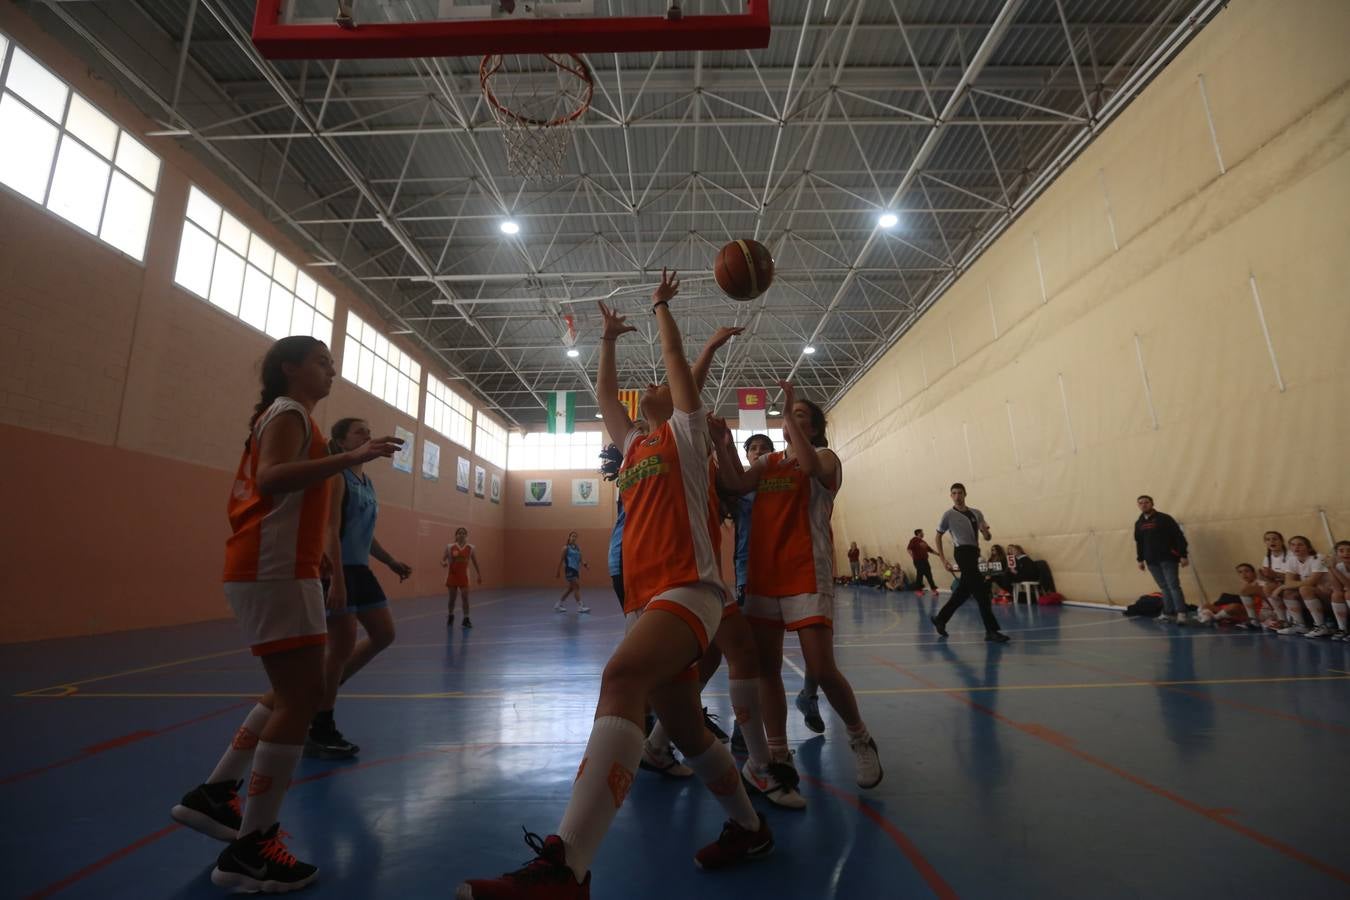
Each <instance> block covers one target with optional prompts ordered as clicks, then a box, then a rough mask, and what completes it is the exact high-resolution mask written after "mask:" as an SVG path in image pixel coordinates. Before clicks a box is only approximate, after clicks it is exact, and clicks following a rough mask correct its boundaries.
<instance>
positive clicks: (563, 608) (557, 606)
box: [553, 603, 567, 612]
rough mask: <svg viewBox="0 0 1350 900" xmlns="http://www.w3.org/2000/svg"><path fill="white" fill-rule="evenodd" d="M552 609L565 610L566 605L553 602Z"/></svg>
mask: <svg viewBox="0 0 1350 900" xmlns="http://www.w3.org/2000/svg"><path fill="white" fill-rule="evenodd" d="M553 611H554V612H567V607H565V606H563V605H562V604H561V603H555V604H553Z"/></svg>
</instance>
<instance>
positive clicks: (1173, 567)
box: [1134, 494, 1190, 625]
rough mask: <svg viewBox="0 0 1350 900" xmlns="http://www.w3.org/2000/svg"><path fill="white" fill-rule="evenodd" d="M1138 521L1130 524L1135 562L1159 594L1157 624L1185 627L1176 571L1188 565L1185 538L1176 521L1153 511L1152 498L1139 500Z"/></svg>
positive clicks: (1179, 583)
mask: <svg viewBox="0 0 1350 900" xmlns="http://www.w3.org/2000/svg"><path fill="white" fill-rule="evenodd" d="M1137 502H1138V503H1139V518H1138V519H1136V520H1135V523H1134V550H1135V558H1136V559H1137V560H1138V561H1139V569H1140V571H1142V570H1144V569H1145V568H1147V569H1148V572H1149V574H1150V575H1152V576H1153V580H1154V581H1155V582H1157V585H1158V590H1160V591H1162V596H1163V611H1162V615H1160V616H1158V621H1159V622H1166V621H1168V620H1171V619H1175V621H1176V623H1177V624H1178V625H1185V624H1186V596H1185V595H1184V594H1183V593H1182V592H1181V578H1180V575H1179V567H1181V566H1188V565H1190V560H1189V559H1187V556H1186V552H1187V551H1186V535H1184V534H1182V532H1181V526H1180V525H1178V524H1177V520H1176V519H1174V518H1172V517H1171V516H1169V515H1168V514H1167V513H1165V512H1158V511H1157V510H1156V509H1154V508H1153V498H1152V497H1150V496H1149V495H1148V494H1141V495H1140V496H1139V500H1138V501H1137Z"/></svg>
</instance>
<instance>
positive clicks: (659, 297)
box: [652, 266, 680, 307]
mask: <svg viewBox="0 0 1350 900" xmlns="http://www.w3.org/2000/svg"><path fill="white" fill-rule="evenodd" d="M679 292H680V277H679V273H678V272H675V271H673V270H672V271H671V272H669V273H667V272H666V269H665V267H664V266H663V267H662V268H661V283H660V284H658V285H657V286H656V290H654V291H652V306H653V307H655V306H656V305H657V304H658V303H669V302H670V301H671V300H673V299H675V295H676V294H678V293H679Z"/></svg>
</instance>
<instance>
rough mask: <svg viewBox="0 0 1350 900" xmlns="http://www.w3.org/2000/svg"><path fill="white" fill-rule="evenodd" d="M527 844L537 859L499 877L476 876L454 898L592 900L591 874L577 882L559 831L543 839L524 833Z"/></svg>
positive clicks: (532, 833) (458, 889)
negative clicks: (568, 865) (557, 833)
mask: <svg viewBox="0 0 1350 900" xmlns="http://www.w3.org/2000/svg"><path fill="white" fill-rule="evenodd" d="M525 843H526V844H529V845H530V849H531V850H533V851H534V852H535V858H534V859H532V860H530V861H529V862H527V863H526V864H525V865H523V866H521V867H520V868H519V869H516V870H515V871H514V872H507V873H506V874H505V875H503V876H502V877H500V878H476V879H472V880H470V881H465V882H463V883H462V884H460V886H459V887H458V888H457V889H456V890H455V900H590V897H591V873H590V872H587V873H586V880H585V881H583V882H581V883H580V884H578V883H577V877H576V875H574V874H572V870H571V869H569V868H568V867H567V850H566V848H565V847H564V846H563V841H562V838H560V837H558V836H557V835H556V834H550V835H549V836H548V837H546V838H544V839H543V840H540V838H539V835H537V834H535V833H534V832H532V831H526V832H525Z"/></svg>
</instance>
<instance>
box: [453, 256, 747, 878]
mask: <svg viewBox="0 0 1350 900" xmlns="http://www.w3.org/2000/svg"><path fill="white" fill-rule="evenodd" d="M679 285H680V283H679V280H678V278H677V277H676V275H675V273H673V272H672V273H670V274H667V273H666V272H665V271H662V273H661V283H660V285H659V286H658V287H657V288H656V290H655V292H654V293H653V294H652V313H653V315H654V316H655V317H656V323H657V327H658V329H659V331H660V335H661V355H662V357H663V359H664V360H665V365H666V373H667V378H668V381H669V383H668V384H664V385H659V386H658V385H655V384H652V385H649V386H648V388H647V390H646V392H645V394H644V395H643V398H642V415H643V418H644V419H646V421H647V423H648V425H649V427H650V428H651V432H650V434H642V433H641V432H639V431H638V430H637V429H636V428H634V427H633V423H632V422H631V421H630V420H629V418H628V413H627V411H626V410H625V409H624V406H623V404H621V403H620V402H619V399H618V389H619V385H618V369H617V366H616V363H615V358H614V343H615V340H616V339H617V338H618V337H619V336H620V335H623V334H626V333H628V332H630V331H636V330H637V329H636V328H635V327H634V326H632V325H628V324H626V322H625V319H624V317H623V316H620V315H617V314H615V313H614V312H612V311H611V310H610V309H609V308H608V307H607V306H605V305H604V304H603V303H602V304H600V312H601V314H602V315H603V316H604V323H605V324H604V332H603V337H602V340H601V343H600V371H599V377H598V379H597V383H596V394H597V395H598V396H599V398H600V409H601V412H602V413H603V415H604V420H605V429H606V430H607V431H608V432H609V434H610V436H611V437H612V438H617V437H621V438H622V443H621V446H622V449H623V451H624V465H623V469H622V470H621V471H620V474H619V491H620V495H621V496H622V497H623V501H624V509H625V510H626V515H627V521H626V523H625V525H624V534H623V573H624V592H625V597H626V600H625V609H626V611H627V615H628V619H629V629H628V633H627V634H626V635H625V636H624V639H623V641H622V642H620V644H619V646H618V648H616V649H615V651H614V655H613V656H611V657H610V660H609V662H608V663H607V664H606V666H605V671H604V674H603V676H602V677H601V683H600V699H599V703H598V704H597V706H596V710H595V723H594V725H593V726H592V729H591V736H590V740H589V742H588V743H587V745H586V751H585V754H584V755H583V757H582V760H581V766H580V767H579V768H578V770H577V778H576V782H575V783H574V784H573V785H572V796H571V799H570V800H569V801H568V804H567V810H566V811H565V812H564V813H563V817H562V823H561V824H560V825H559V826H558V833H557V834H552V835H549V836H548V837H546V838H544V839H542V840H541V839H540V838H539V836H538V835H532V834H529V833H528V832H527V834H526V843H527V844H529V846H530V847H531V849H533V850H534V851H535V853H536V854H537V858H536V859H535V860H534V861H532V862H530V863H529V864H527V865H526V866H524V867H523V868H521V869H519V870H517V871H515V872H510V873H507V874H505V875H503V876H501V877H500V878H494V879H482V880H471V881H466V882H464V883H463V884H461V885H460V886H459V888H458V890H457V892H456V894H455V896H456V898H457V900H475V898H476V900H484V898H491V900H586V898H588V897H589V896H590V880H591V872H590V867H591V861H592V860H593V859H594V857H595V854H596V851H597V850H598V849H599V846H600V842H601V840H602V839H603V838H604V835H605V832H606V831H608V830H609V826H610V823H611V822H613V820H614V816H615V814H616V813H617V812H618V810H619V807H620V806H621V805H622V804H623V800H624V798H625V797H626V796H627V794H628V790H629V788H630V787H631V786H632V783H633V774H634V772H635V771H636V770H637V767H638V760H639V759H640V758H641V757H642V745H643V740H644V735H643V733H642V728H641V724H640V723H641V722H642V709H643V703H644V701H645V700H648V699H650V701H651V704H652V706H653V707H654V708H655V710H656V712H657V715H658V716H660V718H661V721H662V722H664V723H665V727H666V729H667V730H668V731H669V732H670V734H671V736H672V737H674V739H675V743H676V745H677V746H678V747H679V748H680V751H681V752H682V753H683V754H684V757H685V759H686V760H687V762H688V763H689V766H690V768H692V769H693V770H694V772H695V773H696V774H697V775H698V777H699V778H700V779H701V780H702V781H703V783H704V784H706V785H707V786H708V788H709V790H711V791H712V793H713V795H714V796H715V797H716V798H717V801H718V803H719V804H721V806H722V807H723V809H724V810H725V811H726V813H727V815H728V816H730V819H729V820H728V821H727V823H726V824H725V825H724V826H723V828H722V833H721V835H720V836H719V837H718V839H717V840H716V841H715V842H713V843H712V844H709V845H708V846H706V847H704V848H703V849H702V850H699V851H698V853H697V854H696V855H695V862H696V863H697V864H698V865H699V866H701V867H702V868H705V869H714V868H722V867H725V866H729V865H733V864H736V863H739V862H744V861H747V860H751V859H757V858H760V857H763V856H765V855H766V854H768V853H769V852H770V851H771V850H772V849H773V835H772V833H771V832H770V830H769V826H768V823H767V822H765V821H763V820H762V819H761V817H760V816H759V814H758V813H756V812H755V809H754V807H753V806H751V805H750V798H749V796H747V794H746V792H745V788H744V786H743V785H742V784H741V781H740V778H739V777H738V775H737V772H736V763H735V761H734V760H733V759H732V757H731V753H730V751H728V750H727V748H726V747H725V746H723V745H722V744H721V743H720V742H718V741H716V740H714V739H713V736H712V735H711V734H710V733H709V732H708V731H707V729H706V728H704V725H703V714H702V712H701V709H700V704H699V698H698V681H697V662H698V659H699V657H700V656H701V655H702V654H703V651H704V649H705V648H706V647H707V644H708V639H709V637H710V636H711V635H712V634H713V633H714V632H715V631H716V630H717V626H718V623H719V621H720V620H721V618H722V608H723V606H724V605H725V603H726V597H725V587H724V586H723V585H722V583H721V576H720V574H719V572H718V568H719V567H718V560H717V553H718V539H719V537H720V535H719V529H718V521H717V509H716V498H715V496H714V494H713V492H712V485H711V483H710V475H711V471H710V470H711V466H710V462H709V460H708V455H707V442H708V429H707V419H706V417H705V414H704V411H703V409H702V407H701V404H700V402H699V395H698V389H697V387H696V386H695V384H694V377H693V373H692V372H691V371H690V368H689V364H688V362H687V361H686V360H685V358H684V348H683V344H682V341H681V338H680V331H679V327H678V326H677V325H676V323H675V317H674V316H673V315H672V314H671V312H670V301H671V300H672V299H673V298H674V297H675V295H676V294H677V293H678V292H679ZM681 835H682V832H680V831H672V832H670V833H668V834H666V835H665V836H664V837H663V841H665V842H670V841H678V840H679V838H680V837H681Z"/></svg>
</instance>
